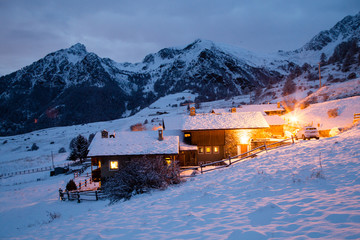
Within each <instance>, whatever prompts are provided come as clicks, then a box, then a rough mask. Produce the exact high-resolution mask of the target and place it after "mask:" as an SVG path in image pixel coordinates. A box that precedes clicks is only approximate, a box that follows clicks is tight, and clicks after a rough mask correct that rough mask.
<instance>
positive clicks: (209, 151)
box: [205, 146, 211, 154]
mask: <svg viewBox="0 0 360 240" xmlns="http://www.w3.org/2000/svg"><path fill="white" fill-rule="evenodd" d="M205 153H206V154H211V147H210V146H206V147H205Z"/></svg>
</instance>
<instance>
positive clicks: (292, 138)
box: [291, 135, 295, 144]
mask: <svg viewBox="0 0 360 240" xmlns="http://www.w3.org/2000/svg"><path fill="white" fill-rule="evenodd" d="M291 141H292V143H293V144H294V143H295V141H294V135H291Z"/></svg>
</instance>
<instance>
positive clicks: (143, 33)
mask: <svg viewBox="0 0 360 240" xmlns="http://www.w3.org/2000/svg"><path fill="white" fill-rule="evenodd" d="M359 9H360V1H358V0H346V1H343V0H319V1H312V0H304V1H288V0H272V1H263V0H241V1H235V0H222V1H215V0H182V1H168V0H158V1H147V0H139V1H125V0H119V1H116V0H107V1H101V2H100V1H96V0H77V1H70V0H62V1H55V0H53V1H45V0H32V1H27V0H12V1H0V22H1V23H5V24H1V25H0V32H1V33H2V34H1V35H0V74H6V73H9V72H10V71H14V70H17V69H19V68H21V67H23V66H25V65H28V64H30V63H31V62H33V61H36V60H38V59H39V58H41V57H43V56H45V55H46V54H47V53H50V52H52V51H56V50H58V49H61V48H67V47H70V46H71V45H73V44H75V43H77V42H81V43H83V44H85V45H86V46H87V48H88V49H89V50H90V51H93V52H95V53H96V54H98V55H100V56H102V57H110V58H112V59H113V60H115V61H118V62H125V61H129V62H138V61H141V60H142V59H143V58H144V57H145V55H147V54H149V53H152V52H156V51H158V50H160V49H161V48H164V47H170V46H183V45H186V44H188V43H190V42H192V41H193V40H195V39H196V38H204V39H209V40H212V41H215V42H222V43H228V44H234V45H239V46H241V47H243V48H246V49H249V50H253V51H260V52H271V51H276V50H279V49H283V50H292V49H296V48H299V47H301V46H302V45H303V44H305V43H306V42H307V41H309V40H310V39H311V38H312V37H313V36H314V35H315V34H317V33H318V32H319V31H321V30H325V29H329V28H331V27H332V26H333V25H334V24H335V23H336V22H337V21H339V20H341V19H342V18H343V17H345V16H346V15H354V14H356V13H357V11H359Z"/></svg>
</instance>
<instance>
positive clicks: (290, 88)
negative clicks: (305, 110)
mask: <svg viewBox="0 0 360 240" xmlns="http://www.w3.org/2000/svg"><path fill="white" fill-rule="evenodd" d="M295 91H296V84H295V82H294V81H293V79H291V78H287V80H286V82H285V84H284V87H283V96H287V95H290V94H292V93H294V92H295Z"/></svg>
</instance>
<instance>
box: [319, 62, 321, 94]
mask: <svg viewBox="0 0 360 240" xmlns="http://www.w3.org/2000/svg"><path fill="white" fill-rule="evenodd" d="M320 63H321V62H319V82H320V87H319V88H321V72H320Z"/></svg>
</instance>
